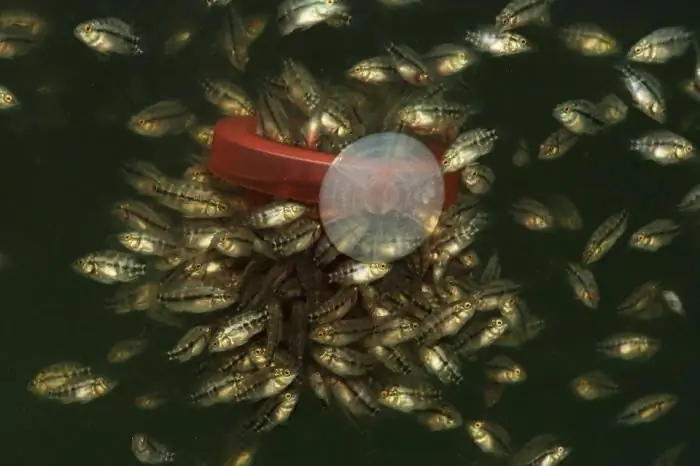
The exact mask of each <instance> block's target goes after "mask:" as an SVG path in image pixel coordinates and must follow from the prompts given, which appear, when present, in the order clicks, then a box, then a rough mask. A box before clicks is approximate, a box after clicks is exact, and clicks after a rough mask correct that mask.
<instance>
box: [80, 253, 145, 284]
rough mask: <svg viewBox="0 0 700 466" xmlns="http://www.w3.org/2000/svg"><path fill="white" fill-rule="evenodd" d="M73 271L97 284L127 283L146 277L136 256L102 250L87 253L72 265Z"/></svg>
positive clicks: (143, 265) (142, 264)
mask: <svg viewBox="0 0 700 466" xmlns="http://www.w3.org/2000/svg"><path fill="white" fill-rule="evenodd" d="M73 270H75V271H76V272H78V273H79V274H81V275H83V276H85V277H88V278H91V279H93V280H95V281H97V282H99V283H104V284H114V283H128V282H133V281H134V280H137V279H139V278H141V277H143V276H144V275H146V265H145V264H144V263H142V262H141V261H140V260H139V259H138V258H137V257H136V256H134V255H132V254H128V253H125V252H120V251H113V250H104V251H97V252H91V253H88V254H86V255H84V256H82V257H80V258H78V259H77V260H76V261H75V262H74V263H73Z"/></svg>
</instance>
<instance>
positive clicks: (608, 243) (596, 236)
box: [581, 210, 629, 266]
mask: <svg viewBox="0 0 700 466" xmlns="http://www.w3.org/2000/svg"><path fill="white" fill-rule="evenodd" d="M628 218H629V214H628V213H627V210H622V211H620V212H618V213H616V214H613V215H611V216H610V217H608V218H606V219H605V220H603V222H602V223H601V224H600V225H599V226H598V227H597V228H596V229H595V230H594V231H593V234H591V237H590V238H589V239H588V241H587V242H586V245H585V246H584V248H583V254H582V257H581V264H583V265H584V266H587V265H591V264H592V263H594V262H597V261H599V260H600V259H602V258H603V256H605V255H606V254H607V253H608V252H609V251H610V250H611V249H612V247H613V246H614V245H615V243H616V242H617V240H618V239H620V237H621V236H622V235H623V234H624V233H625V230H627V219H628Z"/></svg>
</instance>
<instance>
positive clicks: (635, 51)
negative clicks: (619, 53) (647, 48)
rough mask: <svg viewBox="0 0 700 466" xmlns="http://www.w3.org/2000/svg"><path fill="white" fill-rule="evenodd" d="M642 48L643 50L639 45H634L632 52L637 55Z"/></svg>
mask: <svg viewBox="0 0 700 466" xmlns="http://www.w3.org/2000/svg"><path fill="white" fill-rule="evenodd" d="M643 50H644V49H643V48H642V47H641V46H639V45H638V46H636V47H635V48H634V50H633V52H634V53H635V54H636V55H639V54H640V53H642V51H643Z"/></svg>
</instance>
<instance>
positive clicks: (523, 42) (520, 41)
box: [518, 37, 527, 45]
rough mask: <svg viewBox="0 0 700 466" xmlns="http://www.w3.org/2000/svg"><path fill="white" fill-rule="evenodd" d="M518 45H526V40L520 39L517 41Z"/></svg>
mask: <svg viewBox="0 0 700 466" xmlns="http://www.w3.org/2000/svg"><path fill="white" fill-rule="evenodd" d="M518 43H519V44H520V45H527V39H525V38H524V37H521V38H520V39H518Z"/></svg>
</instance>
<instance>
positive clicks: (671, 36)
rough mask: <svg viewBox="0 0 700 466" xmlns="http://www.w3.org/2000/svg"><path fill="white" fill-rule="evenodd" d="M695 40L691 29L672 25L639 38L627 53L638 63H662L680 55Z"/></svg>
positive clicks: (629, 58)
mask: <svg viewBox="0 0 700 466" xmlns="http://www.w3.org/2000/svg"><path fill="white" fill-rule="evenodd" d="M694 40H695V33H694V32H692V31H691V30H689V29H687V28H685V27H680V26H671V27H663V28H660V29H656V30H655V31H653V32H651V33H649V34H647V35H646V36H644V37H642V38H641V39H639V40H638V41H637V42H636V43H635V44H634V45H632V47H631V48H630V50H629V52H628V53H627V59H628V60H629V61H632V62H638V63H654V64H662V63H666V62H668V61H669V60H670V59H672V58H676V57H680V56H681V55H683V54H685V52H686V51H687V50H688V49H689V48H690V46H691V44H693V41H694Z"/></svg>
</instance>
